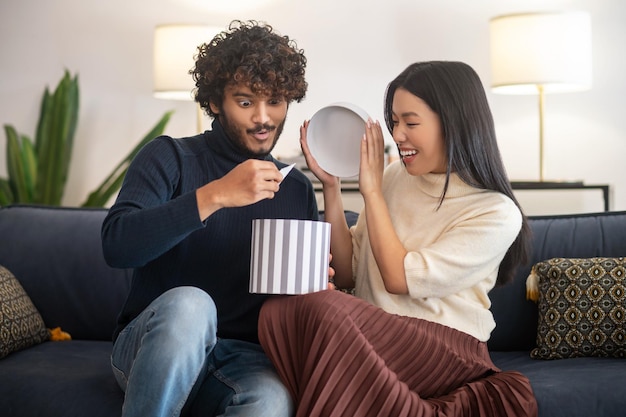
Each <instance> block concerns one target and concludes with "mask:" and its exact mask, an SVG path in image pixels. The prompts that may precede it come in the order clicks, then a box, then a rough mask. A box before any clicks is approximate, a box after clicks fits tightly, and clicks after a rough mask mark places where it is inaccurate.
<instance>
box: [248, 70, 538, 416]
mask: <svg viewBox="0 0 626 417" xmlns="http://www.w3.org/2000/svg"><path fill="white" fill-rule="evenodd" d="M384 113H385V121H386V125H387V128H388V129H389V131H390V132H391V134H392V136H393V139H394V141H395V142H396V144H397V146H398V151H399V153H400V157H401V162H396V163H392V164H391V165H389V166H388V167H387V169H386V170H384V172H383V166H384V163H383V146H384V143H383V135H382V129H381V127H380V125H379V123H374V122H372V121H368V122H367V126H366V129H365V130H366V132H365V135H364V137H363V142H362V144H361V164H360V172H359V189H360V192H361V194H362V195H363V200H364V204H365V207H364V210H363V212H362V213H361V214H360V216H359V219H358V221H357V224H356V225H355V226H354V227H353V228H352V229H348V226H347V224H346V222H345V218H344V213H343V205H342V202H341V187H340V183H339V179H338V178H335V177H333V176H331V175H329V174H328V173H326V172H325V171H323V170H322V169H321V168H320V167H319V165H318V164H317V163H316V161H315V160H314V158H313V157H312V156H311V154H310V152H309V148H308V145H307V142H306V128H307V123H306V122H305V124H304V125H303V127H302V128H301V145H302V149H303V152H304V155H305V157H306V160H307V164H308V165H309V168H310V169H311V171H312V172H313V173H314V174H315V175H316V176H317V178H319V180H320V181H321V182H322V184H323V194H324V204H325V214H326V220H327V221H329V222H331V224H332V240H331V252H332V253H333V262H332V266H333V268H334V270H335V275H334V280H335V284H336V285H337V286H338V287H340V288H343V287H350V286H354V288H355V295H356V296H357V297H352V296H350V295H347V294H344V293H342V292H340V291H323V292H320V293H315V294H309V295H304V296H296V297H289V298H276V299H272V300H269V301H268V302H266V304H265V305H264V307H263V308H262V311H261V318H260V323H259V331H260V340H261V344H262V345H263V347H264V349H265V351H266V352H267V354H268V355H269V356H270V358H271V359H272V361H273V362H274V364H275V366H276V367H277V369H278V372H279V374H280V375H281V378H282V379H283V381H284V382H285V383H286V385H287V388H288V389H289V390H290V392H291V395H292V396H293V397H294V399H295V400H296V402H297V407H298V408H297V415H298V416H435V415H437V416H439V415H445V416H481V417H482V416H536V415H537V405H536V401H535V398H534V395H533V393H532V389H531V387H530V383H529V381H528V379H527V378H526V377H524V376H523V375H521V374H520V373H518V372H501V371H500V370H499V369H498V368H497V367H496V366H495V365H494V364H493V362H492V361H491V359H490V357H489V353H488V350H487V345H486V341H487V340H488V339H489V336H490V333H491V331H492V330H493V329H494V327H495V322H494V319H493V316H492V314H491V312H490V311H489V306H490V302H489V297H488V293H489V291H490V290H491V289H492V288H493V287H494V286H495V285H496V284H503V283H505V282H507V281H509V280H510V279H512V276H513V272H514V268H515V267H516V266H517V265H518V264H522V263H524V262H526V261H527V255H528V242H529V228H528V225H527V222H526V219H525V217H524V216H523V214H522V213H521V209H520V208H519V204H518V203H517V201H516V200H515V197H514V195H513V192H512V190H511V188H510V185H509V182H508V179H507V175H506V172H505V169H504V166H503V164H502V160H501V157H500V153H499V150H498V146H497V142H496V137H495V129H494V124H493V118H492V115H491V112H490V110H489V106H488V103H487V98H486V96H485V92H484V89H483V86H482V84H481V82H480V79H479V77H478V75H477V74H476V73H475V71H474V70H473V69H472V68H471V67H469V66H468V65H466V64H463V63H459V62H423V63H416V64H413V65H410V66H409V67H408V68H407V69H406V70H404V71H403V72H402V73H401V74H400V75H399V76H398V77H396V78H395V79H394V80H393V81H392V82H391V83H390V84H389V86H388V89H387V92H386V96H385V109H384Z"/></svg>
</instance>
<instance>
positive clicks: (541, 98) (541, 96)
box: [537, 84, 545, 182]
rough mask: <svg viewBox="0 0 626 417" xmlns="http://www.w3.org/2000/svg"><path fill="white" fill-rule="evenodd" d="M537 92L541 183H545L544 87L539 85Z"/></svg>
mask: <svg viewBox="0 0 626 417" xmlns="http://www.w3.org/2000/svg"><path fill="white" fill-rule="evenodd" d="M537 91H538V92H539V181H540V182H543V181H544V179H545V165H544V155H543V107H544V91H543V85H541V84H537Z"/></svg>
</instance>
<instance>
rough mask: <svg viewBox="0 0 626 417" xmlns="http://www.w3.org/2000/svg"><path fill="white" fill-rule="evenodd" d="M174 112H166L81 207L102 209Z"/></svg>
mask: <svg viewBox="0 0 626 417" xmlns="http://www.w3.org/2000/svg"><path fill="white" fill-rule="evenodd" d="M173 113H174V112H173V111H168V112H166V113H165V114H164V115H163V116H162V117H161V119H160V120H159V121H158V122H157V124H156V125H154V127H153V128H152V129H151V130H150V131H149V132H148V133H147V134H146V135H145V136H144V137H143V138H142V139H141V141H139V143H138V144H137V145H136V146H135V147H134V148H133V149H132V150H131V151H130V153H129V154H128V155H127V156H126V158H124V159H123V160H122V161H121V162H120V163H119V164H118V165H117V166H116V167H115V168H114V169H113V171H112V172H111V173H110V174H109V175H108V176H107V177H106V179H105V180H104V181H103V182H102V183H101V184H100V185H99V186H98V188H96V189H95V190H94V191H92V192H91V193H90V194H89V196H88V197H87V200H86V201H85V202H84V203H83V204H82V206H83V207H104V205H105V204H106V203H107V202H108V201H109V199H110V198H111V197H113V195H114V194H115V193H117V192H118V191H119V189H120V188H121V186H122V183H123V182H124V177H125V176H126V172H127V171H128V167H129V165H130V163H131V162H132V160H133V159H134V158H135V156H136V155H137V153H139V151H140V150H141V148H143V146H144V145H145V144H146V143H148V142H150V141H151V140H152V139H154V138H155V137H157V136H160V135H161V134H163V131H164V130H165V126H166V125H167V123H168V122H169V120H170V117H171V116H172V114H173Z"/></svg>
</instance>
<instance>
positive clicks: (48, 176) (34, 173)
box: [0, 70, 173, 207]
mask: <svg viewBox="0 0 626 417" xmlns="http://www.w3.org/2000/svg"><path fill="white" fill-rule="evenodd" d="M78 107H79V88H78V76H77V75H75V76H74V77H71V76H70V73H69V72H68V71H67V70H66V71H65V74H64V76H63V78H62V79H61V81H60V82H59V84H58V85H57V87H56V89H55V90H54V92H53V93H50V91H49V90H48V88H47V87H46V89H45V91H44V94H43V98H42V101H41V110H40V113H39V120H38V123H37V130H36V134H35V140H34V141H33V140H31V139H30V138H29V137H28V136H26V135H23V134H19V133H18V132H17V130H16V129H15V128H14V127H13V126H11V125H5V126H4V130H5V133H6V137H7V144H6V158H7V173H8V177H7V178H0V206H3V205H8V204H12V203H25V204H42V205H53V206H59V205H61V201H62V198H63V193H64V190H65V184H66V182H67V176H68V171H69V166H70V161H71V157H72V148H73V144H74V136H75V133H76V125H77V123H78ZM172 113H173V112H171V111H170V112H166V113H165V114H164V115H163V116H162V117H161V119H160V120H159V121H158V122H157V123H156V125H154V127H153V128H152V129H151V130H150V131H149V132H148V133H147V134H146V135H145V136H144V137H143V138H142V139H141V140H140V141H139V143H137V145H136V146H135V148H134V149H133V150H131V151H130V153H129V154H128V155H127V156H126V157H125V158H124V159H123V160H122V161H121V162H120V163H119V164H118V165H117V166H116V167H115V168H114V169H113V171H112V172H111V173H110V174H109V175H108V176H107V177H106V178H105V179H104V181H103V182H102V183H101V184H100V185H99V186H98V187H97V188H96V189H95V190H94V191H92V192H91V193H90V194H89V196H88V197H87V199H86V200H85V201H84V203H83V204H82V206H83V207H103V206H104V205H105V204H106V203H107V201H109V199H110V198H111V197H112V196H113V195H114V194H115V193H117V191H118V190H119V188H120V187H121V185H122V181H123V180H124V176H125V175H126V171H127V169H128V165H129V164H130V161H131V160H132V159H133V158H134V157H135V155H136V154H137V152H139V150H140V149H141V147H142V146H143V145H145V144H146V143H147V142H148V141H150V140H151V139H152V138H154V137H156V136H158V135H160V134H162V133H163V131H164V129H165V126H166V125H167V123H168V121H169V119H170V117H171V115H172Z"/></svg>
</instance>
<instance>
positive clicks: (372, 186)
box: [359, 119, 385, 196]
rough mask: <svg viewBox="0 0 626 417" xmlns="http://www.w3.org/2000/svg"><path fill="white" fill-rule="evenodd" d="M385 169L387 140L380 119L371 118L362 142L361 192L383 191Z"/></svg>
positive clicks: (363, 193)
mask: <svg viewBox="0 0 626 417" xmlns="http://www.w3.org/2000/svg"><path fill="white" fill-rule="evenodd" d="M384 169H385V142H384V138H383V131H382V128H381V127H380V123H379V122H378V121H376V122H374V121H372V120H371V119H370V120H368V121H367V123H366V126H365V134H364V135H363V141H362V142H361V164H360V168H359V190H360V191H361V194H362V195H364V196H365V194H367V193H370V192H382V187H383V170H384Z"/></svg>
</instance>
